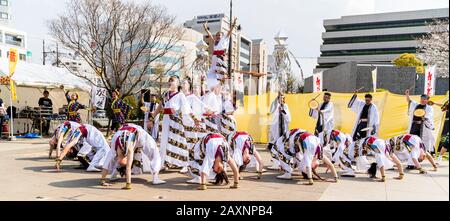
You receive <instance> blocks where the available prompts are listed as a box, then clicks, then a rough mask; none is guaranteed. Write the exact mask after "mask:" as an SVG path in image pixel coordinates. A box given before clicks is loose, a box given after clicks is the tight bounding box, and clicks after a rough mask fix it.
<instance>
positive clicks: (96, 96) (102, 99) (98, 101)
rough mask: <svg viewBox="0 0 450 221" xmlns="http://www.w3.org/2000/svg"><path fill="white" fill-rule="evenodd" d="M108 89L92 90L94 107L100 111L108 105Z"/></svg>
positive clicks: (95, 88) (97, 88)
mask: <svg viewBox="0 0 450 221" xmlns="http://www.w3.org/2000/svg"><path fill="white" fill-rule="evenodd" d="M106 93H107V91H106V89H104V88H99V87H93V88H92V105H93V106H94V107H97V108H98V109H102V110H103V109H105V105H106Z"/></svg>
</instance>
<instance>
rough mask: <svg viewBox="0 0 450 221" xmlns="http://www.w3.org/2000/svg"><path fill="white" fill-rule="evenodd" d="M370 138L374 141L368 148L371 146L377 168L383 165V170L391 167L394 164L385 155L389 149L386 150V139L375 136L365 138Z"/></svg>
mask: <svg viewBox="0 0 450 221" xmlns="http://www.w3.org/2000/svg"><path fill="white" fill-rule="evenodd" d="M372 138H374V139H375V141H374V142H373V143H372V144H371V145H370V148H371V150H372V152H374V153H375V160H376V163H377V167H378V168H381V167H384V169H385V170H388V169H390V168H393V167H394V164H393V163H392V162H391V161H390V160H389V158H388V157H387V156H386V155H388V154H389V151H387V148H386V141H384V140H382V139H378V138H375V137H369V138H367V139H372Z"/></svg>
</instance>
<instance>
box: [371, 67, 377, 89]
mask: <svg viewBox="0 0 450 221" xmlns="http://www.w3.org/2000/svg"><path fill="white" fill-rule="evenodd" d="M372 80H373V93H376V92H377V80H378V68H375V70H373V71H372Z"/></svg>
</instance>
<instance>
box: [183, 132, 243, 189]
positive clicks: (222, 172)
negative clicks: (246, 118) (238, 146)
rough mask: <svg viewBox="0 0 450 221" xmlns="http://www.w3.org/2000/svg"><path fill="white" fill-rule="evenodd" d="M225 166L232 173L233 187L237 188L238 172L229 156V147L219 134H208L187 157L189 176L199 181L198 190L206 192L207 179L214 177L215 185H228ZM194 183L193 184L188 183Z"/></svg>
mask: <svg viewBox="0 0 450 221" xmlns="http://www.w3.org/2000/svg"><path fill="white" fill-rule="evenodd" d="M225 165H229V166H230V167H231V170H232V171H233V178H234V185H232V186H231V187H230V188H232V189H237V188H238V187H239V170H238V168H237V166H236V163H235V161H234V160H233V158H232V157H231V155H230V147H229V144H228V143H227V141H226V140H225V138H224V137H223V136H222V135H221V134H208V135H206V137H204V138H203V139H201V140H200V141H199V142H198V143H197V144H195V146H194V151H193V152H191V153H190V156H189V170H190V173H191V175H192V176H193V177H194V178H196V179H200V182H199V183H200V187H199V188H198V189H199V190H206V189H207V187H206V181H207V179H209V178H211V177H214V178H215V180H216V181H215V185H221V184H222V183H224V182H225V183H226V184H228V183H229V181H228V176H227V173H226V168H225ZM190 183H195V182H190Z"/></svg>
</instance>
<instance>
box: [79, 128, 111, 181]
mask: <svg viewBox="0 0 450 221" xmlns="http://www.w3.org/2000/svg"><path fill="white" fill-rule="evenodd" d="M79 129H80V131H81V134H82V135H83V138H84V145H83V147H82V148H81V149H80V151H79V152H78V159H79V160H80V161H83V162H85V163H84V164H86V165H89V166H88V167H87V171H88V172H100V171H101V169H102V167H103V164H104V163H105V160H106V156H107V155H108V153H109V151H110V149H111V148H110V147H109V144H108V142H107V141H106V139H105V136H103V133H102V132H101V131H100V130H98V129H97V128H96V127H94V126H92V125H89V124H83V125H81V127H80V128H79ZM83 162H82V163H83Z"/></svg>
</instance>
